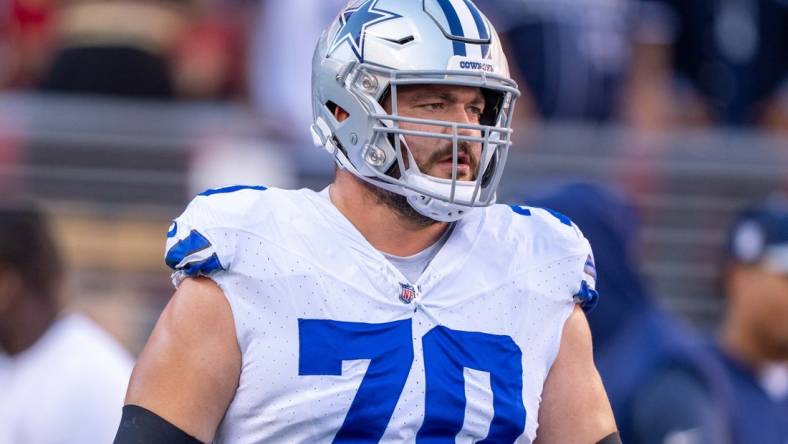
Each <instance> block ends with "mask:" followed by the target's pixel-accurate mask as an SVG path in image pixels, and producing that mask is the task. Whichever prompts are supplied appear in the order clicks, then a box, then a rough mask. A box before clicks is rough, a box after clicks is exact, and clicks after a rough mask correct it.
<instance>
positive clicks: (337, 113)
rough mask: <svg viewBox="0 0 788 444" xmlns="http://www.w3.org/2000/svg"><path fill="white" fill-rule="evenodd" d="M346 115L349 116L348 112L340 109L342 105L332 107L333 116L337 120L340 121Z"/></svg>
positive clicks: (345, 117)
mask: <svg viewBox="0 0 788 444" xmlns="http://www.w3.org/2000/svg"><path fill="white" fill-rule="evenodd" d="M348 117H350V114H348V112H347V111H345V110H344V109H342V107H340V106H335V107H334V118H335V119H337V122H342V121H344V120H345V119H347V118H348Z"/></svg>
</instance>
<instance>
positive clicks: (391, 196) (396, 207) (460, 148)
mask: <svg viewBox="0 0 788 444" xmlns="http://www.w3.org/2000/svg"><path fill="white" fill-rule="evenodd" d="M457 152H458V153H463V154H465V155H466V156H467V157H468V163H469V165H470V170H471V172H472V174H473V177H474V178H475V177H476V175H477V173H478V168H479V158H478V157H477V156H475V155H474V153H473V150H472V149H471V144H470V143H469V142H466V141H459V143H458V145H457ZM451 154H452V145H451V144H449V145H448V146H447V147H445V148H442V149H440V150H438V151H435V152H434V153H433V154H432V155H431V156H430V157H429V158H428V159H427V160H426V161H424V162H419V163H418V166H419V171H422V172H429V171H430V170H432V168H433V167H434V166H435V165H436V164H437V163H438V162H440V161H442V160H443V159H445V158H446V157H447V156H451ZM405 158H406V159H407V157H405ZM386 174H388V175H390V176H392V177H397V178H399V177H400V170H399V164H398V163H395V164H394V165H393V166H392V167H391V169H390V170H389V171H388V172H387V173H386ZM369 188H370V190H371V191H372V194H373V195H374V196H375V198H376V200H377V203H379V204H382V205H385V206H387V207H388V208H390V209H391V210H392V211H394V213H396V214H397V216H399V217H400V218H402V219H404V220H406V221H408V222H409V223H411V224H413V225H415V226H417V227H428V226H430V225H434V224H437V223H439V221H436V220H435V219H432V218H430V217H428V216H425V215H423V214H421V213H419V212H418V211H416V209H415V208H413V207H412V206H411V205H410V203H408V199H407V198H406V197H405V196H403V195H401V194H397V193H394V192H392V191H388V190H384V189H383V188H380V187H376V186H374V185H370V187H369Z"/></svg>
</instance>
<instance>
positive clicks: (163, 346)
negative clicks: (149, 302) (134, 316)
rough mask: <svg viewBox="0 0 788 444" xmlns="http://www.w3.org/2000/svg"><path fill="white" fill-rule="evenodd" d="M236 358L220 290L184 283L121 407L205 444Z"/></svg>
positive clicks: (224, 402) (226, 399)
mask: <svg viewBox="0 0 788 444" xmlns="http://www.w3.org/2000/svg"><path fill="white" fill-rule="evenodd" d="M240 368H241V352H240V350H239V348H238V342H237V339H236V335H235V325H234V322H233V317H232V311H231V309H230V305H229V303H228V302H227V299H226V298H225V297H224V295H223V294H222V291H221V289H219V287H218V286H217V285H216V284H215V283H214V282H213V281H211V280H209V279H205V278H199V279H186V280H185V281H184V282H183V283H182V284H181V285H180V287H179V288H178V290H177V291H176V292H175V295H174V296H173V297H172V299H171V300H170V302H169V303H168V304H167V306H166V307H165V309H164V311H163V312H162V314H161V316H160V317H159V320H158V322H157V323H156V326H155V327H154V329H153V332H152V333H151V336H150V338H149V339H148V342H147V344H146V345H145V348H144V349H143V351H142V353H141V354H140V356H139V359H138V360H137V364H136V366H135V367H134V371H133V373H132V375H131V381H130V382H129V389H128V393H127V394H126V404H134V405H139V406H141V407H145V408H146V409H148V410H151V411H153V412H154V413H156V414H157V415H159V416H161V417H162V418H164V419H166V420H167V421H169V422H170V423H172V424H174V425H175V426H177V427H178V428H180V429H181V430H183V431H185V432H187V433H189V434H190V435H193V436H195V437H197V438H199V439H200V440H202V441H204V442H210V441H211V440H212V439H213V436H214V434H215V432H216V428H217V427H218V425H219V423H220V422H221V420H222V417H223V416H224V413H225V411H226V410H227V406H228V405H229V403H230V401H231V400H232V398H233V395H234V393H235V390H236V388H237V386H238V378H239V375H240Z"/></svg>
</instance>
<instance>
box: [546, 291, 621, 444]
mask: <svg viewBox="0 0 788 444" xmlns="http://www.w3.org/2000/svg"><path fill="white" fill-rule="evenodd" d="M591 350H592V349H591V330H590V329H589V327H588V321H587V320H586V317H585V314H583V311H582V310H581V309H580V307H578V306H575V308H574V311H573V312H572V314H571V315H570V316H569V319H567V321H566V323H565V324H564V330H563V334H562V336H561V348H560V349H559V351H558V356H557V357H556V360H555V362H554V363H553V366H552V368H551V369H550V373H549V374H548V375H547V381H546V382H545V386H544V390H543V393H542V404H541V407H540V408H539V429H538V431H537V437H536V443H538V444H552V443H560V444H595V443H598V442H605V443H607V442H620V441H617V439H616V438H608V439H607V440H606V441H605V438H607V437H609V436H610V435H611V434H614V433H615V432H616V423H615V420H614V419H613V410H612V409H611V408H610V402H609V401H608V399H607V394H606V393H605V388H604V387H603V386H602V379H601V378H600V376H599V372H597V370H596V366H595V365H594V358H593V354H592V351H591Z"/></svg>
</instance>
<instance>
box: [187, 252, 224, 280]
mask: <svg viewBox="0 0 788 444" xmlns="http://www.w3.org/2000/svg"><path fill="white" fill-rule="evenodd" d="M218 270H224V267H222V264H221V262H219V256H217V255H216V253H214V254H212V255H211V256H210V257H209V258H208V259H205V260H203V261H200V262H194V263H188V264H186V265H184V266H183V268H181V271H183V272H184V273H186V275H187V276H198V275H203V276H208V275H209V274H211V273H213V272H214V271H218Z"/></svg>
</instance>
